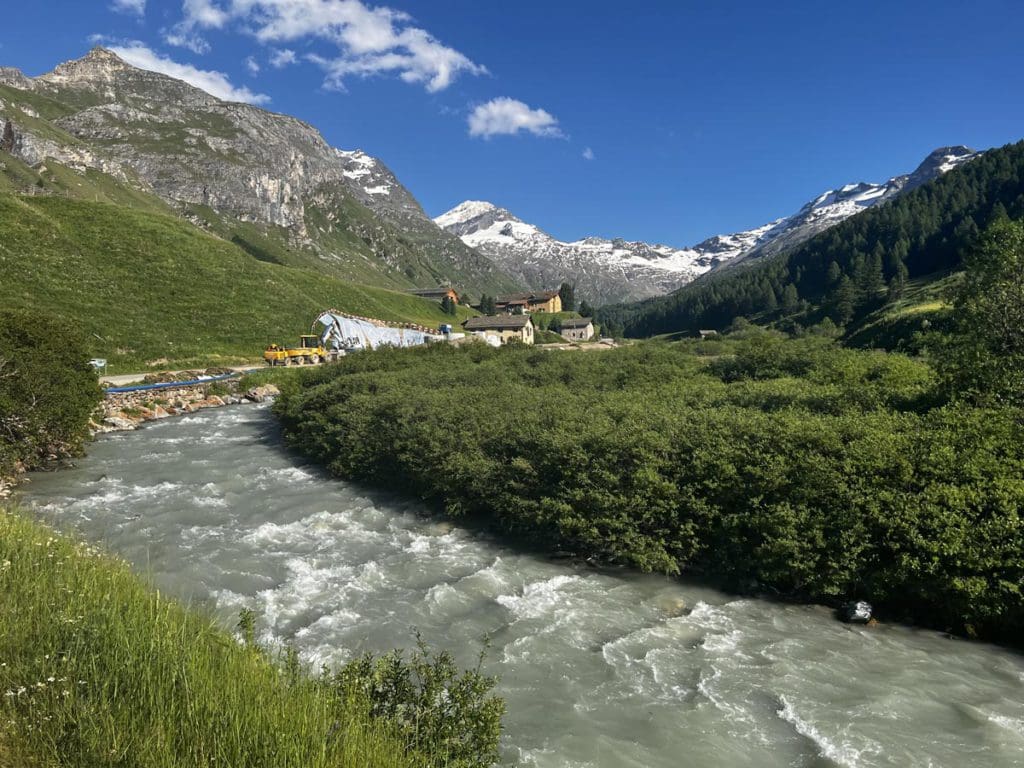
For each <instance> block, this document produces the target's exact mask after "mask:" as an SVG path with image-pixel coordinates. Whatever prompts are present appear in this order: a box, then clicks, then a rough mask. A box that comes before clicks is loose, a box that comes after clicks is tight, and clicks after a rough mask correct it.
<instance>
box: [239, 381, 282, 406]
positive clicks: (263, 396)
mask: <svg viewBox="0 0 1024 768" xmlns="http://www.w3.org/2000/svg"><path fill="white" fill-rule="evenodd" d="M279 394H281V390H279V389H278V388H277V387H275V386H274V385H273V384H264V385H263V386H262V387H253V388H252V389H250V390H249V391H248V392H246V393H245V396H246V397H247V398H249V399H250V400H252V401H253V402H254V403H265V402H266V401H268V400H273V399H274V398H275V397H277V396H278V395H279Z"/></svg>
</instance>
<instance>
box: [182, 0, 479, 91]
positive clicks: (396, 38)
mask: <svg viewBox="0 0 1024 768" xmlns="http://www.w3.org/2000/svg"><path fill="white" fill-rule="evenodd" d="M182 11H183V13H184V18H183V19H182V21H181V22H180V23H179V24H177V25H175V26H174V27H173V28H172V30H171V33H170V34H169V35H168V36H167V38H166V39H167V41H168V42H171V43H172V44H174V45H181V44H185V45H187V46H188V47H192V48H193V50H196V48H197V47H201V46H205V45H206V44H205V41H202V40H201V38H198V35H197V30H202V29H221V28H223V27H225V26H226V25H227V24H228V22H229V21H235V22H238V24H239V26H240V27H241V28H242V29H244V30H245V31H247V32H249V33H251V34H253V35H254V36H255V37H256V38H257V39H258V40H260V41H261V42H263V43H287V42H292V41H296V40H301V39H305V38H313V39H317V40H321V41H324V42H328V43H330V44H332V45H334V46H335V47H336V48H337V55H333V54H332V55H328V56H319V55H311V56H309V57H308V58H309V60H310V61H314V62H316V63H317V64H319V65H320V66H321V68H322V69H323V70H324V72H325V73H326V84H327V85H328V86H329V87H333V88H338V89H341V88H344V81H345V80H346V78H349V77H353V76H355V77H368V76H371V75H383V74H394V75H397V76H398V77H399V78H401V79H402V80H404V81H405V82H407V83H422V84H423V85H424V87H425V88H426V89H427V90H428V91H431V92H435V91H441V90H444V89H445V88H447V87H448V86H449V85H451V84H452V82H454V80H455V79H456V78H457V77H458V76H459V75H460V74H462V73H467V74H473V75H481V74H485V73H486V72H487V69H486V68H485V67H483V66H481V65H479V64H476V63H474V62H473V61H471V60H470V59H469V58H468V57H467V56H466V55H465V54H462V53H460V52H459V51H456V50H455V49H454V48H449V47H448V46H446V45H444V44H442V43H441V42H440V41H438V40H437V39H436V38H435V37H434V36H433V35H431V34H430V33H429V32H427V31H426V30H423V29H420V28H419V27H416V26H413V24H412V18H411V17H410V16H409V15H408V14H407V13H404V12H402V11H397V10H394V9H392V8H387V7H378V8H371V7H368V6H367V5H365V4H364V3H363V2H362V0H217V3H215V2H214V0H184V2H183V6H182Z"/></svg>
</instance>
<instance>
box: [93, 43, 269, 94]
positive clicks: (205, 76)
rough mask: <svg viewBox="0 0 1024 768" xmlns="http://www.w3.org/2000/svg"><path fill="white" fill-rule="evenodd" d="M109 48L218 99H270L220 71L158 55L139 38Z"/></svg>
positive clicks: (147, 67) (151, 69)
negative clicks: (240, 84)
mask: <svg viewBox="0 0 1024 768" xmlns="http://www.w3.org/2000/svg"><path fill="white" fill-rule="evenodd" d="M110 50H112V51H113V52H114V53H116V54H117V55H118V56H120V57H121V58H122V59H124V60H125V61H127V62H128V63H129V64H131V65H133V66H136V67H139V68H140V69H148V70H150V71H152V72H160V73H162V74H165V75H168V76H169V77H174V78H177V79H178V80H184V81H185V82H186V83H189V84H190V85H194V86H195V87H196V88H200V89H202V90H204V91H206V92H207V93H209V94H210V95H211V96H216V97H217V98H218V99H224V100H225V101H241V102H245V103H247V104H266V103H267V102H268V101H270V97H269V96H267V95H265V94H262V93H253V92H252V91H250V90H249V89H248V88H245V87H241V88H239V87H236V86H234V85H232V84H231V81H230V80H229V79H228V76H227V75H225V74H224V73H223V72H216V71H213V70H205V69H199V68H197V67H194V66H192V65H191V64H182V63H180V62H177V61H173V60H171V59H169V58H167V57H166V56H161V55H160V54H159V53H157V52H156V51H153V50H152V49H150V48H149V47H147V46H146V44H145V43H141V42H139V41H133V42H130V43H126V44H124V45H114V46H111V47H110Z"/></svg>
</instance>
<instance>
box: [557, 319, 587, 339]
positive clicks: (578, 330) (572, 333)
mask: <svg viewBox="0 0 1024 768" xmlns="http://www.w3.org/2000/svg"><path fill="white" fill-rule="evenodd" d="M559 333H560V334H561V336H562V338H563V339H565V340H566V341H590V340H591V339H592V338H594V321H593V320H591V319H590V318H589V317H573V318H569V319H568V320H563V321H562V329H561V330H560V331H559Z"/></svg>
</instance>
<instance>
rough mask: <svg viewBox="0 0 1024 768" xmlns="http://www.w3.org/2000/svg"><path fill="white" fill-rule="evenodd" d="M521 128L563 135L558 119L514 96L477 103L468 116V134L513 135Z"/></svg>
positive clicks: (533, 132)
mask: <svg viewBox="0 0 1024 768" xmlns="http://www.w3.org/2000/svg"><path fill="white" fill-rule="evenodd" d="M520 131H526V132H528V133H532V134H533V135H534V136H548V137H562V136H563V135H564V134H563V133H562V131H561V129H560V128H559V127H558V120H556V119H555V117H554V116H553V115H552V114H551V113H550V112H547V111H545V110H543V109H532V108H531V107H529V106H528V105H526V104H524V103H523V102H521V101H517V100H516V99H510V98H507V97H502V98H497V99H491V100H490V101H488V102H487V103H486V104H480V105H479V106H477V107H476V108H475V109H474V110H473V111H472V112H471V113H470V115H469V135H470V136H480V137H483V138H485V139H486V138H490V137H491V136H500V135H513V134H516V133H519V132H520Z"/></svg>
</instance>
